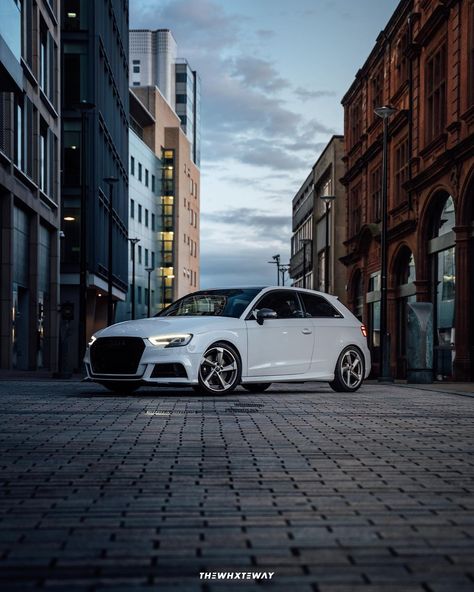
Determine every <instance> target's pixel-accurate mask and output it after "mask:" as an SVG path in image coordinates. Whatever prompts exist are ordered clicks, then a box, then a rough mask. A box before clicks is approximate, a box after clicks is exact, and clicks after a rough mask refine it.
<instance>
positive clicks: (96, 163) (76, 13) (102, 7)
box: [61, 0, 129, 369]
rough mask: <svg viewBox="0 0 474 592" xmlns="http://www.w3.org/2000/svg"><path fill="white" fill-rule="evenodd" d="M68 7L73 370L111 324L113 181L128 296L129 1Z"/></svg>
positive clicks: (66, 263)
mask: <svg viewBox="0 0 474 592" xmlns="http://www.w3.org/2000/svg"><path fill="white" fill-rule="evenodd" d="M63 4H64V14H63V29H62V44H61V45H62V70H63V72H64V76H63V89H64V90H63V101H62V120H63V130H62V133H63V143H62V147H63V150H62V162H63V176H62V200H63V225H62V229H63V232H64V238H63V240H62V254H61V300H62V302H70V303H72V305H73V306H74V319H73V320H72V321H66V322H67V323H68V324H70V325H71V327H69V330H68V331H67V334H68V336H67V351H68V356H69V357H68V364H67V367H68V368H70V369H72V368H79V367H80V364H81V359H82V350H83V349H84V347H85V340H86V338H87V337H88V336H89V335H91V334H92V333H93V332H94V331H96V330H98V329H99V328H101V327H104V326H105V325H106V322H107V294H108V288H107V287H108V272H109V264H108V254H109V249H108V242H107V235H108V228H109V213H110V212H109V206H110V204H109V199H110V193H109V187H108V184H107V183H106V181H105V178H110V177H114V178H116V179H117V182H116V183H115V185H113V189H112V192H113V193H112V200H113V204H112V217H113V273H112V276H113V290H112V292H113V299H114V301H115V302H117V301H121V300H124V299H125V297H126V294H127V290H128V118H129V104H128V101H129V98H128V93H129V91H128V0H117V1H116V2H113V3H112V2H110V1H107V2H78V1H77V0H65V1H64V3H63ZM81 161H82V162H81ZM84 210H85V211H84ZM83 242H84V248H83V245H82V243H83ZM81 278H83V280H81ZM84 284H86V285H87V291H86V292H84V288H82V289H81V286H84ZM84 309H85V310H84ZM84 332H85V334H84Z"/></svg>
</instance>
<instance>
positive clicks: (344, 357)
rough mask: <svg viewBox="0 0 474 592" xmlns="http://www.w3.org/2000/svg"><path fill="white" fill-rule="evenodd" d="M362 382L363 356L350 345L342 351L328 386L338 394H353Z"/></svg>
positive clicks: (356, 348) (357, 349)
mask: <svg viewBox="0 0 474 592" xmlns="http://www.w3.org/2000/svg"><path fill="white" fill-rule="evenodd" d="M363 380H364V356H363V355H362V352H361V351H360V349H359V348H358V347H355V346H352V345H350V346H349V347H346V348H345V349H344V350H342V352H341V355H340V356H339V358H338V360H337V364H336V368H335V370H334V380H333V381H332V382H330V383H329V386H330V387H331V388H332V390H333V391H336V392H339V393H344V392H345V393H353V392H355V391H356V390H357V389H358V388H359V387H360V385H361V384H362V381H363Z"/></svg>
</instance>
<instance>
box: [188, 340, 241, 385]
mask: <svg viewBox="0 0 474 592" xmlns="http://www.w3.org/2000/svg"><path fill="white" fill-rule="evenodd" d="M241 375H242V362H241V361H240V355H239V352H238V351H237V350H236V349H235V347H233V346H232V345H230V343H227V342H225V341H218V342H216V343H213V344H212V345H210V346H209V347H208V348H207V350H206V351H205V352H204V355H203V356H202V358H201V361H200V363H199V370H198V381H199V386H198V387H194V390H197V391H199V392H202V393H206V394H208V395H219V396H220V395H226V394H227V393H231V392H232V391H233V390H234V389H235V387H236V386H237V385H238V384H239V383H240V377H241Z"/></svg>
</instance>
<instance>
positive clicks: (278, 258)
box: [268, 254, 280, 286]
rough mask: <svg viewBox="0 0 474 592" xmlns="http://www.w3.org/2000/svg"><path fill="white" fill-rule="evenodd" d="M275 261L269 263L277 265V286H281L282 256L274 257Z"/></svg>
mask: <svg viewBox="0 0 474 592" xmlns="http://www.w3.org/2000/svg"><path fill="white" fill-rule="evenodd" d="M272 259H273V261H268V263H271V264H272V265H273V264H275V265H276V266H277V286H279V285H280V255H279V254H278V255H273V257H272Z"/></svg>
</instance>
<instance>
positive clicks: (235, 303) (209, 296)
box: [156, 288, 262, 318]
mask: <svg viewBox="0 0 474 592" xmlns="http://www.w3.org/2000/svg"><path fill="white" fill-rule="evenodd" d="M261 290H262V288H233V289H229V290H207V291H204V292H195V293H194V294H189V296H185V297H184V298H181V299H180V300H177V301H176V302H174V303H173V304H171V305H170V306H168V308H165V310H163V311H161V312H159V313H158V314H157V315H156V316H162V317H182V316H211V317H234V318H238V317H240V316H241V315H242V313H243V312H244V310H245V309H246V308H247V306H248V305H249V304H250V302H251V301H252V300H253V299H254V298H255V296H256V295H257V294H258V293H259V292H260V291H261Z"/></svg>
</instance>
